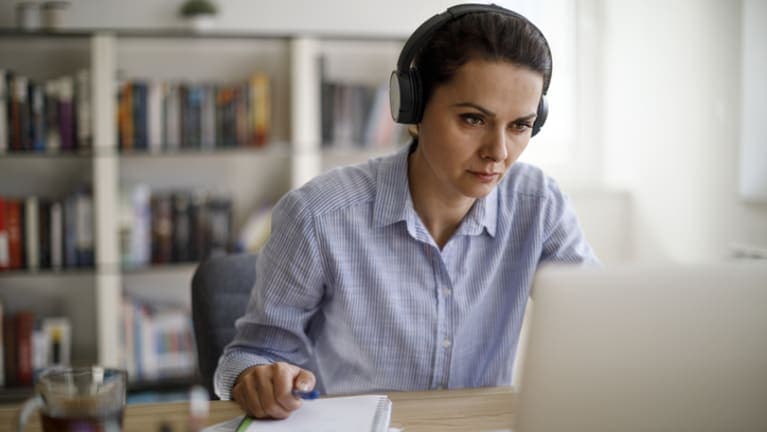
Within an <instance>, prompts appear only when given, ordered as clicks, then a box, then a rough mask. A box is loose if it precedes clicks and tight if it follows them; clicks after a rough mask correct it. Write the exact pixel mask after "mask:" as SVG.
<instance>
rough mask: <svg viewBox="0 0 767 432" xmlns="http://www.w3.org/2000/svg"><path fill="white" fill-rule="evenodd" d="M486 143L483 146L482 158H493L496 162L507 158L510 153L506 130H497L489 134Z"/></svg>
mask: <svg viewBox="0 0 767 432" xmlns="http://www.w3.org/2000/svg"><path fill="white" fill-rule="evenodd" d="M488 135H489V136H487V137H486V140H485V143H484V145H483V146H482V154H481V156H482V158H483V159H491V160H493V161H495V162H499V161H502V160H505V159H506V158H507V157H508V155H509V152H508V149H507V147H506V140H507V139H508V138H507V137H506V131H496V132H494V133H491V134H488Z"/></svg>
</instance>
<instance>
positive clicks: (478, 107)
mask: <svg viewBox="0 0 767 432" xmlns="http://www.w3.org/2000/svg"><path fill="white" fill-rule="evenodd" d="M453 106H454V107H461V108H474V109H475V110H477V111H481V112H482V114H484V115H486V116H488V117H495V113H494V112H492V111H490V110H489V109H487V108H485V107H483V106H481V105H477V104H475V103H474V102H459V103H456V104H453ZM537 115H538V114H537V113H530V114H528V115H526V116H522V117H519V118H516V119H514V122H519V121H524V120H532V119H534V118H535V117H536V116H537Z"/></svg>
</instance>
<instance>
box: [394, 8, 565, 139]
mask: <svg viewBox="0 0 767 432" xmlns="http://www.w3.org/2000/svg"><path fill="white" fill-rule="evenodd" d="M477 12H494V13H500V14H504V15H508V16H510V17H513V18H516V19H519V20H522V21H524V22H526V23H529V24H530V25H531V26H532V27H533V28H534V29H535V30H537V31H538V33H540V35H541V38H542V39H543V41H544V42H545V44H546V49H547V50H548V54H549V58H551V49H550V48H549V44H548V42H547V41H546V38H545V37H544V36H543V32H541V31H540V30H539V29H538V27H536V26H535V25H534V24H533V23H531V22H530V21H529V20H528V19H527V18H525V17H523V16H522V15H520V14H518V13H516V12H513V11H510V10H508V9H505V8H502V7H500V6H496V5H494V4H462V5H457V6H453V7H451V8H449V9H448V10H446V11H445V12H443V13H441V14H437V15H434V16H433V17H431V18H429V19H428V20H427V21H426V22H424V23H423V24H421V25H420V26H419V27H418V28H417V29H416V30H415V31H414V32H413V34H412V35H411V36H410V38H409V39H408V40H407V42H405V46H404V47H402V52H400V55H399V60H397V69H396V70H395V71H394V72H392V74H391V78H390V79H389V105H390V108H391V115H392V118H393V119H394V121H395V122H397V123H405V124H415V123H418V122H420V121H421V118H422V117H423V109H424V103H425V101H424V94H423V89H422V87H421V76H420V74H419V72H418V69H417V68H415V67H411V64H412V63H413V59H414V57H415V56H416V55H417V54H418V53H419V52H420V51H421V50H422V49H423V48H424V46H426V44H427V43H428V42H429V40H430V39H431V35H432V34H434V32H435V31H436V30H437V29H439V28H440V27H442V26H443V25H445V24H446V23H448V22H450V21H452V20H454V19H457V18H459V17H461V16H463V15H466V14H470V13H477ZM548 89H549V82H548V80H544V86H543V95H542V96H541V100H540V101H539V102H538V113H537V117H536V119H535V123H533V131H532V136H535V135H536V134H537V133H538V132H539V131H540V130H541V128H542V127H543V124H544V123H545V122H546V116H548V114H549V106H548V102H546V92H547V91H548Z"/></svg>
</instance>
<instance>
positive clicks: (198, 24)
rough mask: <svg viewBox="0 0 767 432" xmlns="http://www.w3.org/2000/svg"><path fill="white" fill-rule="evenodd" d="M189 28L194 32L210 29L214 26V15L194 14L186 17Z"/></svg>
mask: <svg viewBox="0 0 767 432" xmlns="http://www.w3.org/2000/svg"><path fill="white" fill-rule="evenodd" d="M186 21H187V24H188V26H189V29H190V30H192V31H195V32H204V31H209V30H212V29H213V27H214V26H215V22H216V16H215V15H208V14H204V15H194V16H191V17H188V18H187V19H186Z"/></svg>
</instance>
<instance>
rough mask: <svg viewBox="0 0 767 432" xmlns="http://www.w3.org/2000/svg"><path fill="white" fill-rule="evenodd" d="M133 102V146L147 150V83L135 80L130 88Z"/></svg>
mask: <svg viewBox="0 0 767 432" xmlns="http://www.w3.org/2000/svg"><path fill="white" fill-rule="evenodd" d="M132 102H133V108H132V109H133V111H132V112H133V140H134V141H133V148H134V149H135V150H142V151H145V150H148V149H149V145H148V143H147V83H146V82H143V81H135V82H134V83H133V90H132Z"/></svg>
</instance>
